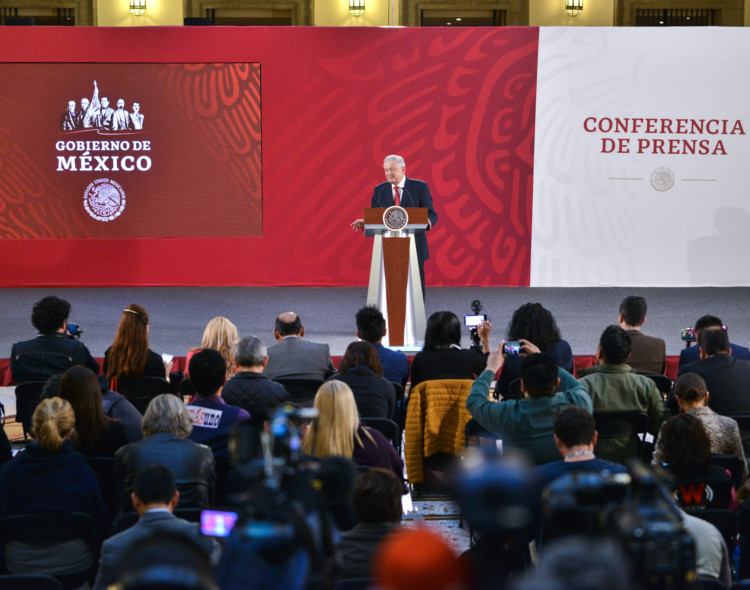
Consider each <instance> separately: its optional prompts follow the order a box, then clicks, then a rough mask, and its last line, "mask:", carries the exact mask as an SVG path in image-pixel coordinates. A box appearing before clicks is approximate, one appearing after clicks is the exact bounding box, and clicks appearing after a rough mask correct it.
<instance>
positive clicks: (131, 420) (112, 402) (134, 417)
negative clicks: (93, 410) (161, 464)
mask: <svg viewBox="0 0 750 590" xmlns="http://www.w3.org/2000/svg"><path fill="white" fill-rule="evenodd" d="M99 386H100V387H101V391H102V410H103V411H104V415H105V416H107V417H108V418H112V419H113V420H117V421H118V422H119V423H120V425H121V426H122V429H123V430H124V431H125V436H127V437H128V442H138V441H139V440H141V439H142V438H143V431H142V430H141V421H142V420H143V415H142V414H141V413H140V412H139V411H138V408H136V407H135V406H134V405H133V404H131V403H130V401H128V399H127V398H126V397H125V396H124V395H122V394H120V393H117V392H116V391H112V390H111V389H110V388H109V386H108V383H107V379H106V377H104V376H102V377H101V378H100V379H99Z"/></svg>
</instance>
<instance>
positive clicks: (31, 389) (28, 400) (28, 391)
mask: <svg viewBox="0 0 750 590" xmlns="http://www.w3.org/2000/svg"><path fill="white" fill-rule="evenodd" d="M45 383H46V381H27V382H26V383H19V384H18V385H16V422H20V423H21V425H22V426H23V436H24V438H27V436H28V435H29V434H31V417H32V416H33V415H34V410H36V407H37V406H38V405H39V402H40V401H41V397H42V389H43V388H44V384H45Z"/></svg>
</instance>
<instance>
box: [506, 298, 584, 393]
mask: <svg viewBox="0 0 750 590" xmlns="http://www.w3.org/2000/svg"><path fill="white" fill-rule="evenodd" d="M511 341H513V342H519V343H520V344H521V354H520V355H508V356H507V357H506V358H505V362H504V363H503V369H502V371H501V372H500V377H499V379H498V380H497V389H498V391H499V392H500V393H501V394H502V395H503V396H507V395H508V393H509V386H510V383H511V382H512V381H514V380H515V379H517V378H519V377H520V376H521V362H522V361H523V358H524V357H525V356H526V355H527V354H531V353H533V352H543V353H544V354H546V355H547V356H551V357H552V358H553V359H555V361H557V365H558V366H559V367H560V368H562V369H565V370H566V371H567V372H568V373H570V374H573V352H572V351H571V349H570V344H568V343H567V342H566V341H565V340H563V339H562V336H561V335H560V329H559V328H558V327H557V322H555V318H554V317H553V315H552V313H551V312H550V311H549V310H547V309H545V308H544V306H543V305H542V304H541V303H524V304H523V305H522V306H521V307H519V308H518V309H517V310H516V311H514V312H513V317H512V318H511V320H510V324H509V325H508V338H507V340H506V342H511Z"/></svg>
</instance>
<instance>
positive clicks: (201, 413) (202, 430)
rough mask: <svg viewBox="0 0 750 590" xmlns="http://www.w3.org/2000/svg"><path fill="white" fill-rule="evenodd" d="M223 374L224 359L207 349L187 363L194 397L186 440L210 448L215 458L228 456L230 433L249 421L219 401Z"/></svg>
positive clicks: (240, 413) (242, 413)
mask: <svg viewBox="0 0 750 590" xmlns="http://www.w3.org/2000/svg"><path fill="white" fill-rule="evenodd" d="M226 370H227V367H226V363H225V362H224V358H223V357H222V356H221V354H220V353H219V352H218V351H216V350H212V349H210V348H207V349H205V350H201V351H200V352H198V353H196V354H195V355H193V358H191V359H190V383H192V384H193V387H194V388H195V393H196V396H195V399H194V400H193V403H191V404H190V405H189V406H188V407H187V410H188V412H190V415H191V416H192V418H193V430H192V431H191V432H190V436H189V437H188V438H189V439H190V440H192V441H193V442H196V443H200V444H204V445H208V446H209V447H211V450H212V451H213V452H214V457H228V456H229V452H228V450H227V445H228V442H229V431H230V430H231V428H232V426H234V425H235V424H238V423H240V422H244V421H245V420H249V419H250V414H248V413H247V411H246V410H243V409H242V408H239V407H237V406H230V405H229V404H227V403H225V402H224V400H223V399H222V397H221V389H222V387H223V386H224V383H225V382H226V380H227V375H226Z"/></svg>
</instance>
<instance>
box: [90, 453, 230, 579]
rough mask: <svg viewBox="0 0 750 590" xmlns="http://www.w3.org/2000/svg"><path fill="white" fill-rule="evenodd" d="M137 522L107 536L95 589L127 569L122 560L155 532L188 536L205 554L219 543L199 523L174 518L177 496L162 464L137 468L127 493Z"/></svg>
mask: <svg viewBox="0 0 750 590" xmlns="http://www.w3.org/2000/svg"><path fill="white" fill-rule="evenodd" d="M130 498H131V501H132V503H133V508H134V509H135V511H136V512H137V513H138V522H136V523H135V524H134V525H133V526H132V527H130V528H129V529H126V530H125V531H123V532H121V533H119V534H117V535H115V536H113V537H110V538H109V539H107V540H106V541H105V542H104V545H103V546H102V553H101V558H100V560H99V571H98V573H97V575H96V582H95V584H94V589H95V590H104V589H105V588H108V587H109V586H110V584H114V583H115V582H116V581H117V580H118V579H119V578H120V576H122V575H123V574H124V573H126V571H127V570H124V569H123V567H122V566H123V561H124V560H126V557H127V555H128V554H129V553H130V552H131V551H133V549H134V548H135V547H137V546H138V545H140V544H141V543H143V542H144V541H147V540H148V539H149V538H151V537H152V536H154V535H155V534H157V533H165V532H168V533H176V534H180V535H184V536H185V537H187V538H189V539H191V540H192V541H193V542H194V543H195V545H196V546H197V547H199V548H200V549H201V550H202V552H203V554H204V555H205V556H206V557H207V558H208V557H211V556H214V557H215V555H216V553H217V552H218V544H217V543H216V541H215V540H213V539H211V538H210V537H204V536H203V535H202V534H201V530H200V524H198V523H194V522H188V521H186V520H183V519H181V518H177V517H176V516H175V515H174V514H173V511H174V509H175V507H176V506H177V503H178V500H179V498H180V492H178V491H177V487H176V485H175V480H174V475H173V474H172V472H171V471H170V470H169V469H168V468H167V467H164V466H163V465H157V464H154V465H149V466H148V467H144V468H143V469H142V470H141V471H139V472H138V475H136V477H135V481H134V483H133V492H132V493H131V494H130Z"/></svg>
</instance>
